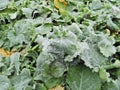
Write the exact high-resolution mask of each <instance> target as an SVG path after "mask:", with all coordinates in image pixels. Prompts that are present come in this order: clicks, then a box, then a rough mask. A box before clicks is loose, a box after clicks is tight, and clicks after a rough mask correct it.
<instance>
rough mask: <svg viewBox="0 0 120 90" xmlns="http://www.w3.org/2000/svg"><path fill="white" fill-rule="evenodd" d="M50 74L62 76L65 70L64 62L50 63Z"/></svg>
mask: <svg viewBox="0 0 120 90" xmlns="http://www.w3.org/2000/svg"><path fill="white" fill-rule="evenodd" d="M50 70H51V75H53V76H54V77H55V78H59V77H62V76H63V74H64V72H65V71H66V67H65V65H64V64H62V63H60V62H54V63H52V65H51V69H50Z"/></svg>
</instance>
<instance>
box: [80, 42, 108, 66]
mask: <svg viewBox="0 0 120 90" xmlns="http://www.w3.org/2000/svg"><path fill="white" fill-rule="evenodd" d="M85 45H86V44H85ZM83 46H84V44H83ZM81 47H82V46H81ZM88 47H89V48H83V50H82V51H83V52H82V53H81V59H82V60H83V61H84V62H85V65H86V66H88V67H90V68H94V67H99V66H101V65H104V64H105V62H106V60H107V58H105V57H104V56H103V55H102V54H101V53H100V52H99V50H98V48H97V47H96V46H92V45H89V44H88Z"/></svg>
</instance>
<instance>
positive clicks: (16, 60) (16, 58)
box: [10, 52, 21, 73]
mask: <svg viewBox="0 0 120 90" xmlns="http://www.w3.org/2000/svg"><path fill="white" fill-rule="evenodd" d="M20 64H21V63H20V53H18V52H16V53H14V54H12V55H11V57H10V65H11V66H12V65H14V66H15V69H16V71H17V73H19V71H20Z"/></svg>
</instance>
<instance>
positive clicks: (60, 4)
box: [54, 0, 67, 13]
mask: <svg viewBox="0 0 120 90" xmlns="http://www.w3.org/2000/svg"><path fill="white" fill-rule="evenodd" d="M54 5H55V8H57V9H58V10H59V12H60V13H64V12H65V11H66V6H67V2H66V1H65V0H54Z"/></svg>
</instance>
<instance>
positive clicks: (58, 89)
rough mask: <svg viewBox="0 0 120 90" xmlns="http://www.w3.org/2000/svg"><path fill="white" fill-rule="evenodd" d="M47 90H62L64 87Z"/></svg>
mask: <svg viewBox="0 0 120 90" xmlns="http://www.w3.org/2000/svg"><path fill="white" fill-rule="evenodd" d="M49 90H64V87H62V86H60V85H58V86H56V87H54V88H52V89H49Z"/></svg>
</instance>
